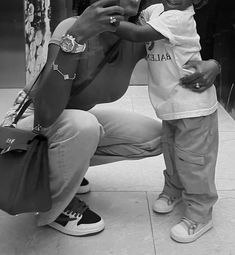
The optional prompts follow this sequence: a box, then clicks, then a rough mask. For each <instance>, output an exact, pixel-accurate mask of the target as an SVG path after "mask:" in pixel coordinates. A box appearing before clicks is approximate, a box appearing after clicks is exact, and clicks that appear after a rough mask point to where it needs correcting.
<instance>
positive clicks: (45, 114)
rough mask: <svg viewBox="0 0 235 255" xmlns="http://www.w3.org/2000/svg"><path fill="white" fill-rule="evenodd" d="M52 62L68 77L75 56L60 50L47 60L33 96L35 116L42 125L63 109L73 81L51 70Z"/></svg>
mask: <svg viewBox="0 0 235 255" xmlns="http://www.w3.org/2000/svg"><path fill="white" fill-rule="evenodd" d="M53 62H54V63H55V64H56V65H58V68H59V70H60V71H61V72H62V73H63V74H65V75H66V74H68V75H69V77H74V74H75V72H76V67H77V61H76V60H75V56H73V55H72V54H66V53H63V52H62V51H59V52H58V55H57V57H56V58H55V60H54V61H48V63H47V65H46V67H45V69H44V71H43V75H42V77H41V79H40V80H39V85H38V87H37V90H36V91H35V96H34V106H35V117H36V119H37V121H38V122H39V123H40V124H41V125H42V126H43V127H48V126H50V125H51V124H52V123H53V122H54V121H55V120H56V119H57V118H58V116H59V115H60V114H61V113H62V111H63V110H64V109H65V107H66V105H67V104H68V100H69V97H70V91H71V87H72V82H73V81H72V80H64V78H63V76H62V75H61V74H60V73H59V72H58V71H56V70H53V68H52V63H53Z"/></svg>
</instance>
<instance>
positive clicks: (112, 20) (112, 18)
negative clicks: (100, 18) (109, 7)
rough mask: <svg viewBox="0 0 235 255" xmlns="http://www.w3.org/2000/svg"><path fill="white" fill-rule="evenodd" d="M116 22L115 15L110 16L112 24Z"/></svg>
mask: <svg viewBox="0 0 235 255" xmlns="http://www.w3.org/2000/svg"><path fill="white" fill-rule="evenodd" d="M116 22H117V19H116V18H115V17H113V16H110V17H109V23H110V24H111V25H113V24H115V23H116Z"/></svg>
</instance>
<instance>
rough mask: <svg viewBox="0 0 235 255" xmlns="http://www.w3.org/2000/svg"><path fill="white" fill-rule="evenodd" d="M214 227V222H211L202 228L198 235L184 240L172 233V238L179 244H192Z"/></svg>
mask: <svg viewBox="0 0 235 255" xmlns="http://www.w3.org/2000/svg"><path fill="white" fill-rule="evenodd" d="M212 227H213V223H212V221H209V222H208V223H207V224H206V225H205V227H203V228H201V229H200V230H199V231H198V232H197V233H195V234H193V235H191V236H190V237H187V238H184V237H179V236H175V235H174V234H173V233H171V238H172V239H173V240H174V241H176V242H178V243H191V242H193V241H196V240H197V239H198V238H199V237H200V236H202V235H203V234H205V233H206V232H207V231H209V230H210V229H211V228H212Z"/></svg>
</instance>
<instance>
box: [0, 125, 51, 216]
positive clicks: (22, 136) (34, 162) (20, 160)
mask: <svg viewBox="0 0 235 255" xmlns="http://www.w3.org/2000/svg"><path fill="white" fill-rule="evenodd" d="M0 208H1V209H2V210H4V211H5V212H7V213H9V214H11V215H15V214H20V213H27V212H45V211H48V210H49V209H50V208H51V194H50V188H49V164H48V145H47V138H46V137H45V136H43V135H41V134H37V133H36V132H34V131H25V130H21V129H18V128H15V127H0Z"/></svg>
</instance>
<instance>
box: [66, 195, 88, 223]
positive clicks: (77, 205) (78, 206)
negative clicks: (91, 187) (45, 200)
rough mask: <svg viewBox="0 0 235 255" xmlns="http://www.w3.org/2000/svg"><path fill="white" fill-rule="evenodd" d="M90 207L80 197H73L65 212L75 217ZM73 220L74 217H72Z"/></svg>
mask: <svg viewBox="0 0 235 255" xmlns="http://www.w3.org/2000/svg"><path fill="white" fill-rule="evenodd" d="M88 208H89V207H88V206H87V205H86V204H85V203H84V202H83V201H81V200H80V199H78V198H76V197H75V198H73V200H72V201H71V202H70V204H69V205H68V206H67V207H66V208H65V210H64V212H65V213H66V214H70V215H72V216H74V217H77V216H78V215H81V214H83V213H84V212H85V211H86V210H87V209H88ZM71 220H72V219H71Z"/></svg>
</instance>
